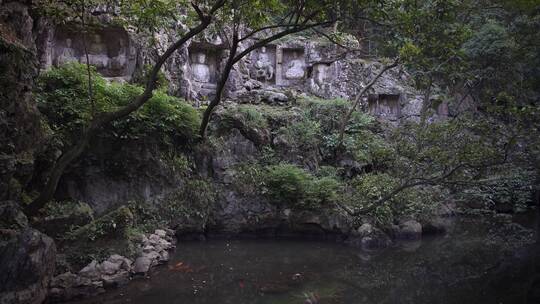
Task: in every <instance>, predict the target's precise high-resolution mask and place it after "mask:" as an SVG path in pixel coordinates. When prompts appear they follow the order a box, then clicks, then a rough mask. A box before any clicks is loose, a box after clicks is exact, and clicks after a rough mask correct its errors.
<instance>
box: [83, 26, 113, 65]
mask: <svg viewBox="0 0 540 304" xmlns="http://www.w3.org/2000/svg"><path fill="white" fill-rule="evenodd" d="M88 44H89V46H88V61H89V62H90V64H91V65H93V66H95V67H96V68H97V69H98V71H99V70H104V69H106V68H107V67H108V66H109V53H108V50H107V46H106V45H105V44H104V43H103V42H102V40H101V36H100V35H98V34H96V35H94V36H93V37H92V39H91V40H90V41H89V42H88ZM80 62H83V63H85V62H86V55H84V54H83V55H82V56H81V59H80Z"/></svg>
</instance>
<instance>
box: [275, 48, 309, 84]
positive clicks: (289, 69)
mask: <svg viewBox="0 0 540 304" xmlns="http://www.w3.org/2000/svg"><path fill="white" fill-rule="evenodd" d="M281 56H282V60H281V61H278V64H280V65H281V66H280V68H281V75H280V76H281V77H280V83H279V84H280V85H283V86H288V85H294V84H300V83H302V82H303V81H304V79H306V78H307V77H306V76H307V72H306V56H305V51H304V49H303V48H296V49H292V48H291V49H289V48H283V49H281Z"/></svg>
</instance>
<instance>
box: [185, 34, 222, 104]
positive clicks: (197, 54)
mask: <svg viewBox="0 0 540 304" xmlns="http://www.w3.org/2000/svg"><path fill="white" fill-rule="evenodd" d="M188 51H189V70H190V73H189V77H188V80H189V82H190V85H191V91H192V93H190V95H192V97H194V98H196V99H204V98H207V97H211V96H212V95H213V94H214V93H215V91H216V83H217V79H218V71H219V62H220V60H221V54H222V52H223V50H222V49H221V48H219V46H217V45H212V44H207V43H204V44H203V43H193V44H192V45H191V47H190V48H189V49H188Z"/></svg>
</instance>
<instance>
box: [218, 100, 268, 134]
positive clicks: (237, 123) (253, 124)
mask: <svg viewBox="0 0 540 304" xmlns="http://www.w3.org/2000/svg"><path fill="white" fill-rule="evenodd" d="M222 119H223V121H222V123H223V124H224V126H225V127H228V128H231V127H243V128H245V129H261V128H266V127H268V121H267V120H266V118H265V117H264V116H263V114H262V113H261V111H260V110H259V109H258V108H257V107H255V106H253V105H238V106H236V107H230V108H227V109H226V110H225V112H224V113H223V118H222Z"/></svg>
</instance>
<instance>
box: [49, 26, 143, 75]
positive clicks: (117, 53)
mask: <svg viewBox="0 0 540 304" xmlns="http://www.w3.org/2000/svg"><path fill="white" fill-rule="evenodd" d="M85 43H86V49H87V50H88V61H89V62H90V64H91V65H93V66H95V67H96V69H97V71H98V72H99V73H100V74H102V75H103V76H105V77H123V78H129V77H131V75H132V74H133V71H134V70H135V61H136V51H135V49H134V48H133V47H132V46H131V43H130V39H129V36H128V33H127V32H126V31H125V30H124V29H122V28H104V29H99V30H96V31H94V32H93V33H91V34H88V35H87V36H86V39H85V40H83V35H82V34H81V33H80V32H75V31H73V30H71V29H67V28H63V27H61V28H57V29H56V31H55V34H54V39H53V48H52V59H53V60H52V64H53V65H54V66H59V65H62V64H65V63H68V62H73V61H76V62H81V63H86V54H85V51H84V49H85Z"/></svg>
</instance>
